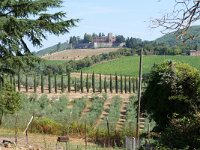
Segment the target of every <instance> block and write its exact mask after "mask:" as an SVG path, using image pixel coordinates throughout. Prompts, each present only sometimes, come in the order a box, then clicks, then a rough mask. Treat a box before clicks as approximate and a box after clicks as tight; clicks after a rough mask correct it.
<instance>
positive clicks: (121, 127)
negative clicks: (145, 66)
mask: <svg viewBox="0 0 200 150" xmlns="http://www.w3.org/2000/svg"><path fill="white" fill-rule="evenodd" d="M4 80H5V81H9V82H10V83H11V85H12V86H13V88H14V89H15V90H16V91H20V92H21V93H22V94H23V98H22V99H23V104H22V109H20V111H18V113H17V115H12V114H6V115H5V116H4V118H3V125H2V127H4V128H9V129H14V128H16V124H17V127H18V129H19V130H21V131H23V130H24V129H25V128H26V124H27V122H28V121H29V119H30V118H31V116H34V120H33V122H32V123H31V127H30V129H29V132H33V133H43V134H54V135H63V134H68V135H71V136H77V137H84V136H87V138H88V141H90V142H93V143H98V144H100V145H107V146H109V145H112V146H114V145H117V146H122V145H123V144H124V143H123V142H124V138H125V135H132V136H133V135H135V130H136V110H135V109H136V108H135V105H134V102H135V101H136V93H137V90H138V79H137V78H134V77H131V76H118V75H117V74H115V75H102V74H95V73H92V74H85V73H82V72H80V73H71V74H62V75H52V74H49V75H47V76H45V75H28V74H26V75H24V74H22V73H19V74H18V75H17V76H5V77H4ZM142 85H143V87H144V86H146V85H145V83H143V84H142ZM3 86H4V83H3V82H1V87H3ZM69 94H74V98H69V97H68V95H69ZM48 95H53V96H52V97H49V96H48ZM77 95H80V97H79V98H76V96H77ZM16 118H17V123H16V124H15V123H12V122H13V120H16ZM146 120H147V122H146V123H145V126H144V127H143V128H142V131H143V132H147V129H148V124H149V122H148V119H147V118H146ZM108 139H109V140H108Z"/></svg>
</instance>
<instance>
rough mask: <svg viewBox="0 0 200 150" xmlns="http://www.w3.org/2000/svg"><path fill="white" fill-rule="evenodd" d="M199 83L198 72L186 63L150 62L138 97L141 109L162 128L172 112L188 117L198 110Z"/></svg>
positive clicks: (199, 106)
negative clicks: (146, 81)
mask: <svg viewBox="0 0 200 150" xmlns="http://www.w3.org/2000/svg"><path fill="white" fill-rule="evenodd" d="M199 86H200V74H199V71H198V70H197V69H195V68H193V67H191V66H189V65H187V64H182V63H175V62H173V61H166V62H164V63H162V64H159V65H154V66H153V67H152V69H151V72H150V74H149V81H148V86H147V88H146V90H145V92H144V93H143V96H142V100H141V102H142V103H141V106H142V109H143V111H146V112H147V113H148V114H149V115H150V117H151V118H152V119H154V120H155V122H156V123H157V126H158V127H159V129H164V128H165V127H166V126H167V125H168V124H169V121H170V119H171V118H172V117H173V115H174V114H176V116H177V117H183V116H190V115H192V114H193V113H196V112H198V111H199V110H200V104H199Z"/></svg>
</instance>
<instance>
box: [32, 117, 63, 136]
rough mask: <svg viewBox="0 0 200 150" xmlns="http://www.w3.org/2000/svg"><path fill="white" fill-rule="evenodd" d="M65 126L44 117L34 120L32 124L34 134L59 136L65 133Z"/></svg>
mask: <svg viewBox="0 0 200 150" xmlns="http://www.w3.org/2000/svg"><path fill="white" fill-rule="evenodd" d="M63 128H64V127H63V126H62V124H60V123H57V122H56V121H54V120H52V119H49V118H46V117H42V118H34V120H33V122H32V123H31V129H32V132H38V133H44V134H57V135H61V134H62V131H63Z"/></svg>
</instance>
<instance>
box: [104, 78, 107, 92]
mask: <svg viewBox="0 0 200 150" xmlns="http://www.w3.org/2000/svg"><path fill="white" fill-rule="evenodd" d="M104 91H105V93H107V81H106V76H105V77H104Z"/></svg>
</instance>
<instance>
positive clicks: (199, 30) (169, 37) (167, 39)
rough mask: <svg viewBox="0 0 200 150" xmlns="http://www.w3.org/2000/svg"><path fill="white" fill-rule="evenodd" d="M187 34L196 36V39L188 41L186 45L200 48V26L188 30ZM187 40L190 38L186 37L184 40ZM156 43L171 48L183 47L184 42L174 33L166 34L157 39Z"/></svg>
mask: <svg viewBox="0 0 200 150" xmlns="http://www.w3.org/2000/svg"><path fill="white" fill-rule="evenodd" d="M187 34H188V35H192V36H195V38H194V39H193V40H192V39H189V40H187V42H186V44H187V45H189V46H195V45H197V46H198V47H200V26H192V27H191V28H190V29H189V30H188V33H187ZM185 38H188V36H186V37H184V38H183V39H182V40H184V39H185ZM155 41H156V42H159V43H165V44H167V45H169V46H175V45H183V42H182V41H181V39H177V38H176V35H175V33H174V32H172V33H169V34H166V35H164V36H162V37H160V38H158V39H156V40H155Z"/></svg>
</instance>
